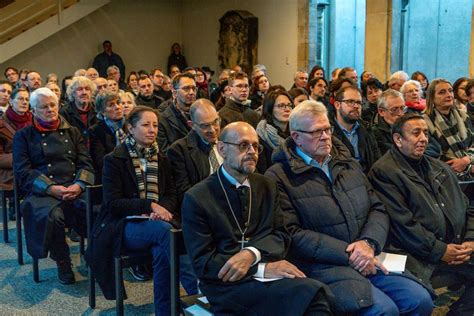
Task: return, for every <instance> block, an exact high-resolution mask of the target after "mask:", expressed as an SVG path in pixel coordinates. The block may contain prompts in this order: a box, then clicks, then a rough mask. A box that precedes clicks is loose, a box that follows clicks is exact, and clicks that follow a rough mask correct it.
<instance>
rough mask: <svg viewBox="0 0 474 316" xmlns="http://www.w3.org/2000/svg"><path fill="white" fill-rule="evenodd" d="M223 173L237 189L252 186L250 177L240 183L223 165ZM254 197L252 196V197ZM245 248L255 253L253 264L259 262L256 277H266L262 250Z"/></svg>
mask: <svg viewBox="0 0 474 316" xmlns="http://www.w3.org/2000/svg"><path fill="white" fill-rule="evenodd" d="M221 170H222V174H223V175H224V177H225V178H226V179H227V181H229V182H230V184H232V185H233V186H235V188H236V189H238V188H239V187H241V186H246V187H248V188H250V182H249V179H248V178H247V179H245V181H244V182H243V183H240V182H239V181H237V179H236V178H234V177H233V176H231V175H230V174H229V173H228V172H227V171H226V170H225V168H224V166H222V167H221ZM250 198H252V197H250ZM244 249H247V250H250V251H251V252H252V253H253V254H254V255H255V261H254V262H253V263H252V266H253V265H255V264H257V263H258V269H257V272H256V273H255V274H254V277H256V278H264V277H265V263H259V262H260V260H262V255H261V253H260V250H258V249H257V248H255V247H245V248H244Z"/></svg>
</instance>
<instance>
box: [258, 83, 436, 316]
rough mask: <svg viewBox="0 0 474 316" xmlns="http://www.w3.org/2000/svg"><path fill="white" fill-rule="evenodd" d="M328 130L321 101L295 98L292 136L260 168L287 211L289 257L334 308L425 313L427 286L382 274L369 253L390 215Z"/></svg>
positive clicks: (429, 305) (376, 249)
mask: <svg viewBox="0 0 474 316" xmlns="http://www.w3.org/2000/svg"><path fill="white" fill-rule="evenodd" d="M347 92H348V91H346V93H347ZM353 97H355V96H353ZM359 97H360V96H359ZM332 132H333V128H332V127H331V125H330V124H329V119H328V116H327V110H326V107H325V106H324V105H323V104H321V103H319V102H316V101H305V102H302V103H301V104H300V105H298V106H297V107H296V108H295V109H294V110H293V112H292V113H291V115H290V133H291V134H290V135H291V136H290V137H289V138H287V140H286V142H285V143H284V144H283V145H282V146H281V147H280V151H279V152H276V153H275V154H274V155H273V161H274V165H273V166H271V167H270V168H269V169H268V170H267V172H266V173H265V175H268V176H270V177H271V178H273V179H275V180H276V182H277V185H278V189H279V192H280V203H281V208H282V211H283V212H284V213H286V214H285V215H286V218H287V221H288V223H287V225H286V227H287V229H288V230H289V231H290V234H291V237H292V242H291V247H290V256H289V258H290V259H291V260H292V262H293V263H295V264H296V265H297V266H298V267H299V268H300V269H301V270H302V271H303V272H304V273H306V275H308V277H311V278H315V279H317V280H320V281H322V282H324V283H326V284H327V285H328V286H329V288H330V289H331V290H332V291H333V292H334V294H335V305H334V311H335V312H336V313H341V314H342V313H344V314H346V313H347V314H351V315H352V314H356V313H357V314H358V315H399V314H400V313H401V314H404V313H409V314H410V315H431V310H432V309H433V302H432V300H431V297H430V294H429V292H428V291H427V290H426V289H425V288H424V287H423V286H422V285H421V284H419V283H418V282H416V281H414V280H412V279H410V278H409V274H408V273H407V272H406V271H405V273H403V274H397V275H389V274H388V272H387V270H386V269H385V267H384V266H383V264H382V263H381V262H380V261H378V259H377V258H376V257H375V256H376V255H378V254H379V253H380V251H381V250H382V249H383V246H384V244H385V240H386V238H387V233H388V228H389V218H388V216H387V214H386V212H385V207H384V205H383V204H382V203H381V202H380V200H379V199H378V197H377V195H376V193H375V192H374V190H373V188H372V186H371V185H370V183H369V182H368V180H367V178H366V176H365V175H364V173H363V172H362V170H361V169H360V165H359V164H358V163H357V162H356V161H355V160H353V159H351V158H349V159H348V158H344V157H341V156H340V155H338V154H336V153H335V152H334V151H333V150H332V147H333V146H332V141H331V135H332Z"/></svg>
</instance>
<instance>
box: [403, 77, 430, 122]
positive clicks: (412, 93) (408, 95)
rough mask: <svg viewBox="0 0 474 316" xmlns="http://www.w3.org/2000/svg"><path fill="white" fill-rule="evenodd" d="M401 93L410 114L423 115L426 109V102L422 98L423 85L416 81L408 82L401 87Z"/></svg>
mask: <svg viewBox="0 0 474 316" xmlns="http://www.w3.org/2000/svg"><path fill="white" fill-rule="evenodd" d="M400 92H401V93H402V94H403V98H404V99H405V105H406V107H407V112H408V113H412V112H414V113H418V114H423V113H424V112H425V109H426V101H425V99H422V98H421V94H422V89H421V84H420V83H419V82H418V81H416V80H408V81H406V82H405V83H404V84H403V85H402V86H401V87H400Z"/></svg>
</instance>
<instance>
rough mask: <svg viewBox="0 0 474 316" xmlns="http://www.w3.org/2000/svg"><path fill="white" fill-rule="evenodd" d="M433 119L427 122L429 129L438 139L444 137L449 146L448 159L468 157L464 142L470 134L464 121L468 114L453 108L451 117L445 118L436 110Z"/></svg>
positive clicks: (450, 113)
mask: <svg viewBox="0 0 474 316" xmlns="http://www.w3.org/2000/svg"><path fill="white" fill-rule="evenodd" d="M433 114H434V115H432V116H434V117H432V119H433V123H431V120H429V119H428V120H426V121H427V123H428V128H429V129H430V132H431V133H433V132H434V133H435V135H436V136H437V137H438V138H441V137H443V138H444V139H446V142H447V143H448V145H449V150H448V154H447V155H446V156H448V157H453V158H454V157H456V158H462V157H464V156H466V154H467V152H466V148H465V146H464V143H463V141H464V140H465V139H466V138H467V133H468V132H470V131H468V130H467V129H466V125H465V124H464V119H465V116H466V114H464V113H460V112H459V110H457V109H456V108H454V107H453V108H451V111H450V112H449V117H448V118H446V119H445V117H444V116H443V115H442V114H441V113H439V112H438V110H436V109H434V111H433Z"/></svg>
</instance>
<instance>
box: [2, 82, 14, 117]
mask: <svg viewBox="0 0 474 316" xmlns="http://www.w3.org/2000/svg"><path fill="white" fill-rule="evenodd" d="M12 91H13V86H12V85H11V83H10V82H9V81H6V80H0V115H1V114H3V113H5V112H6V110H7V109H8V107H9V105H10V97H11V95H12Z"/></svg>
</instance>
